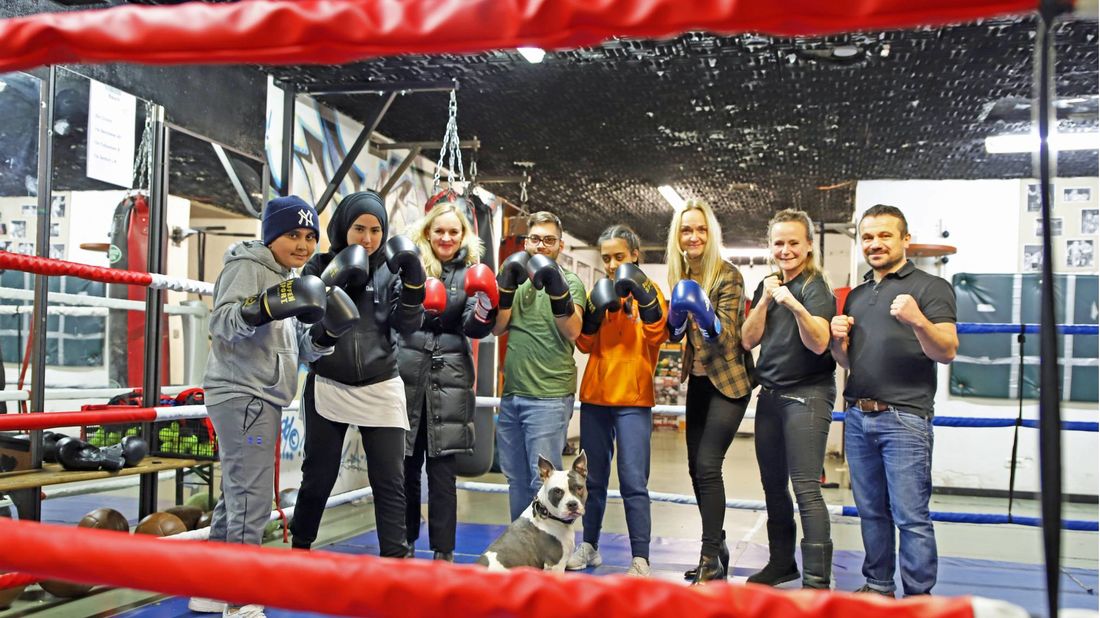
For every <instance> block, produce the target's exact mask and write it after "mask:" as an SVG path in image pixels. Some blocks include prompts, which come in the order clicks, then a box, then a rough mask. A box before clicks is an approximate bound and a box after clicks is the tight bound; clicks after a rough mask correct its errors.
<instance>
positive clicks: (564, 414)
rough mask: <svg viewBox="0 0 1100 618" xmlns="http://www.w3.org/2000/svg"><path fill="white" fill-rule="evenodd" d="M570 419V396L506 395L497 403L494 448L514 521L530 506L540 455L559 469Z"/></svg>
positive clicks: (535, 490) (539, 482)
mask: <svg viewBox="0 0 1100 618" xmlns="http://www.w3.org/2000/svg"><path fill="white" fill-rule="evenodd" d="M572 416H573V395H567V396H565V397H553V398H549V399H539V398H535V397H522V396H520V395H508V396H505V397H503V398H501V400H500V414H499V416H498V417H497V449H499V453H500V470H501V472H503V473H504V476H505V477H507V478H508V507H509V509H510V510H511V513H512V520H513V521H515V519H516V518H518V517H519V516H520V515H522V514H523V510H524V509H526V508H527V507H528V506H530V505H531V500H533V499H534V498H535V494H536V493H538V491H539V488H540V487H542V479H541V478H539V455H542V456H543V457H545V458H547V459H549V460H550V462H551V463H553V464H554V466H555V467H556V468H557V469H559V470H561V469H562V465H561V451H562V449H563V448H565V428H566V425H568V423H569V419H570V418H571V417H572Z"/></svg>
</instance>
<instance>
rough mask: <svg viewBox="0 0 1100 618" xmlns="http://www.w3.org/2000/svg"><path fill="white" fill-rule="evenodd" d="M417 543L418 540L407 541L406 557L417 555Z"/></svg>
mask: <svg viewBox="0 0 1100 618" xmlns="http://www.w3.org/2000/svg"><path fill="white" fill-rule="evenodd" d="M415 543H416V541H406V545H405V557H406V558H415V557H416V545H415Z"/></svg>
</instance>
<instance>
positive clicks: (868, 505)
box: [830, 205, 959, 597]
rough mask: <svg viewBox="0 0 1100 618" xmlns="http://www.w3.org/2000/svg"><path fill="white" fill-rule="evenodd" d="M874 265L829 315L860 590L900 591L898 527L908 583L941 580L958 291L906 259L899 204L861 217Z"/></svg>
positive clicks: (922, 589)
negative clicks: (948, 373) (839, 375)
mask: <svg viewBox="0 0 1100 618" xmlns="http://www.w3.org/2000/svg"><path fill="white" fill-rule="evenodd" d="M859 235H860V242H861V243H862V245H863V255H864V257H865V258H866V259H867V263H868V264H869V265H870V266H871V272H869V273H867V276H866V277H864V282H863V283H862V284H861V285H860V286H859V287H857V288H855V289H854V290H852V292H851V293H850V294H849V295H848V299H847V300H846V301H845V303H844V313H843V314H841V315H838V316H836V317H834V318H833V320H832V323H831V325H830V326H831V331H832V342H831V343H830V349H831V350H832V353H833V358H835V359H836V362H837V363H839V364H840V366H842V367H844V368H845V369H848V370H849V371H850V372H851V374H850V375H849V376H848V383H847V385H846V386H845V388H844V400H845V403H846V404H847V412H846V413H845V418H844V445H845V451H846V453H847V456H848V466H849V468H850V472H851V475H852V493H853V494H854V495H855V500H856V508H857V509H858V510H859V516H860V528H861V531H862V533H863V547H864V551H865V552H866V557H865V558H864V561H863V576H864V577H865V578H866V579H867V583H866V584H865V585H864V586H863V587H862V588H860V589H859V592H877V593H879V594H883V595H887V596H891V597H892V596H894V589H895V586H894V563H895V556H894V526H895V525H896V526H897V527H898V530H900V536H901V544H900V549H899V554H900V563H901V581H902V589H903V591H904V592H905V595H906V596H909V595H914V594H929V593H930V592H931V590H932V586H934V585H935V584H936V570H937V563H938V558H937V555H936V536H935V531H934V530H933V528H932V519H931V517H930V515H929V510H928V500H929V498H930V497H931V494H932V473H931V471H932V406H933V399H934V397H935V395H936V363H937V362H939V363H944V364H947V363H950V362H951V361H952V360H953V359H954V358H955V352H956V350H958V347H959V338H958V335H957V334H956V331H955V292H954V290H952V289H951V285H950V284H948V283H947V281H944V280H943V279H941V278H940V277H935V276H933V275H930V274H928V273H925V272H923V271H920V270H917V268H916V267H915V266H913V263H912V262H910V261H908V260H906V259H905V250H906V249H907V248H908V247H909V229H908V224H907V223H906V221H905V215H904V214H902V212H901V211H900V210H898V209H897V208H895V207H893V206H884V205H877V206H873V207H871V208H870V209H868V210H867V212H865V213H864V214H863V218H862V219H860V222H859Z"/></svg>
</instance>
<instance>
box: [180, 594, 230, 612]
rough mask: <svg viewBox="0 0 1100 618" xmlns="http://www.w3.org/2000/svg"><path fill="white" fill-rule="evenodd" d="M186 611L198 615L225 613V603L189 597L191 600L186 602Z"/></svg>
mask: <svg viewBox="0 0 1100 618" xmlns="http://www.w3.org/2000/svg"><path fill="white" fill-rule="evenodd" d="M187 609H189V610H191V611H193V612H198V613H200V614H220V613H222V612H224V611H225V601H218V600H216V599H207V598H203V597H191V599H190V600H189V601H187Z"/></svg>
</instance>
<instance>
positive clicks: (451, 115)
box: [432, 90, 476, 194]
mask: <svg viewBox="0 0 1100 618" xmlns="http://www.w3.org/2000/svg"><path fill="white" fill-rule="evenodd" d="M444 157H446V158H447V188H449V189H453V188H454V180H455V178H454V175H455V172H456V170H457V172H458V181H459V182H461V183H465V182H466V172H465V170H463V168H462V148H461V147H460V142H459V139H458V97H457V96H456V93H455V91H454V90H451V102H450V104H449V105H448V106H447V128H446V129H444V131H443V146H442V147H441V148H440V149H439V161H438V162H436V164H435V176H434V177H433V179H432V193H433V194H434V193H438V192H439V181H440V178H439V176H440V170H441V169H443V159H444ZM456 162H457V167H456ZM471 173H476V167H475V168H473V169H472V170H471Z"/></svg>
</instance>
